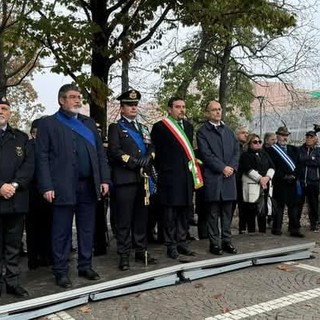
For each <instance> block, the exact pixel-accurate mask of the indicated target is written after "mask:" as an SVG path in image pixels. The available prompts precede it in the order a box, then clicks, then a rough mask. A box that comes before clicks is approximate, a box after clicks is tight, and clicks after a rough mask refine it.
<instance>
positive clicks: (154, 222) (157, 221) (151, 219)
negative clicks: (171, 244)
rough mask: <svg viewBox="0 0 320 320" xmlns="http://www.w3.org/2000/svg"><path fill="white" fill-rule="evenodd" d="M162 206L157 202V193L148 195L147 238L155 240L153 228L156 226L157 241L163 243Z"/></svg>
mask: <svg viewBox="0 0 320 320" xmlns="http://www.w3.org/2000/svg"><path fill="white" fill-rule="evenodd" d="M162 215H163V213H162V207H161V204H160V203H159V199H158V195H157V194H153V195H152V196H151V197H150V205H149V207H148V240H151V241H153V240H155V239H154V236H155V228H156V226H157V239H156V240H157V242H158V243H163V242H164V239H163V217H162Z"/></svg>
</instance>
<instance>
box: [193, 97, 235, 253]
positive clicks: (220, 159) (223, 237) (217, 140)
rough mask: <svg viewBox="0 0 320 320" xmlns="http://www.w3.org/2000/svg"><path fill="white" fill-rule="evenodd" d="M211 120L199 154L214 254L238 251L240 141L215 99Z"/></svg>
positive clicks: (205, 127)
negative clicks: (235, 208) (234, 224)
mask: <svg viewBox="0 0 320 320" xmlns="http://www.w3.org/2000/svg"><path fill="white" fill-rule="evenodd" d="M206 113H207V118H208V121H206V122H205V123H204V124H203V126H202V127H201V128H200V129H199V131H198V132H197V143H198V150H199V157H200V159H201V160H202V161H203V179H204V194H205V195H204V198H205V199H204V200H205V201H206V202H207V203H208V207H209V213H208V221H207V226H208V236H209V242H210V247H209V250H210V252H211V253H213V254H217V255H221V254H223V251H225V252H228V253H232V254H235V253H237V250H236V248H235V247H234V246H233V245H232V243H231V221H232V204H233V201H235V200H236V199H237V189H236V175H235V173H236V171H237V169H238V159H239V145H238V142H237V139H236V136H235V134H234V133H233V131H232V130H231V129H230V128H229V127H228V126H227V125H226V124H225V123H224V122H222V121H221V117H222V110H221V105H220V103H219V102H217V101H211V102H209V103H208V105H207V109H206Z"/></svg>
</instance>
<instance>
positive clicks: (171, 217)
mask: <svg viewBox="0 0 320 320" xmlns="http://www.w3.org/2000/svg"><path fill="white" fill-rule="evenodd" d="M185 112H186V104H185V101H184V99H182V98H179V97H172V98H171V99H170V100H169V101H168V113H169V116H168V117H167V118H165V119H163V120H162V121H159V122H157V123H155V124H154V125H153V128H152V131H151V140H152V143H153V144H154V146H155V154H156V157H155V167H156V170H157V172H158V183H157V193H158V201H159V204H160V205H161V206H162V207H163V228H164V240H165V245H166V246H167V255H168V257H170V258H172V259H177V258H178V257H179V254H184V255H194V252H192V251H191V250H190V249H189V247H188V245H187V242H186V238H187V233H188V216H189V213H190V210H191V207H192V205H193V202H192V199H193V188H194V180H193V175H192V173H191V171H190V165H194V167H196V166H197V164H196V163H195V162H196V161H195V158H194V153H193V148H192V140H193V126H192V125H191V123H189V122H188V121H186V120H185ZM186 150H187V151H188V154H189V155H190V154H191V155H193V157H192V156H191V158H192V159H191V158H190V157H188V154H187V151H186ZM200 184H201V183H200Z"/></svg>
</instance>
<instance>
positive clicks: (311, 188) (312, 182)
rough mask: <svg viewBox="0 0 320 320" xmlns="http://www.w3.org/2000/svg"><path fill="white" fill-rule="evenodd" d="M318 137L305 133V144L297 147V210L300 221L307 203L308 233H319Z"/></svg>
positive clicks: (319, 172) (309, 132)
mask: <svg viewBox="0 0 320 320" xmlns="http://www.w3.org/2000/svg"><path fill="white" fill-rule="evenodd" d="M317 141H318V137H317V134H316V132H315V131H308V132H307V133H306V140H305V143H304V144H303V145H302V146H301V147H299V178H300V181H301V191H302V194H301V197H300V203H299V209H298V217H299V220H300V217H301V213H302V209H303V205H304V203H305V200H306V199H307V202H308V209H309V210H308V214H309V220H310V231H313V232H319V226H318V223H319V216H318V207H319V205H318V196H319V180H320V179H319V177H320V149H319V148H318V147H317Z"/></svg>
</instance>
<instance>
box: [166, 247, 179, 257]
mask: <svg viewBox="0 0 320 320" xmlns="http://www.w3.org/2000/svg"><path fill="white" fill-rule="evenodd" d="M167 256H168V257H169V258H171V259H178V257H179V252H178V251H177V249H176V248H174V249H167Z"/></svg>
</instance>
